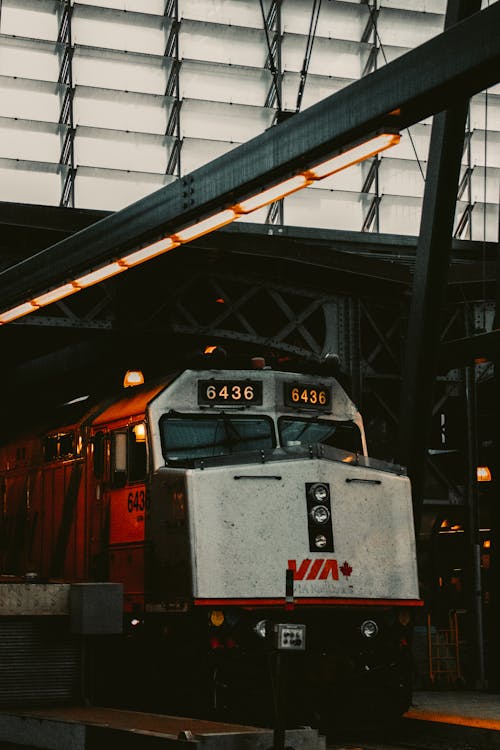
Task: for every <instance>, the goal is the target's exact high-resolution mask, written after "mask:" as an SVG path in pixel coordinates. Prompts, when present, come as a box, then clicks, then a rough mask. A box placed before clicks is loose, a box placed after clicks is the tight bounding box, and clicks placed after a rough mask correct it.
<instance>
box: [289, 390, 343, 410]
mask: <svg viewBox="0 0 500 750" xmlns="http://www.w3.org/2000/svg"><path fill="white" fill-rule="evenodd" d="M283 396H284V398H283V400H284V403H285V406H292V407H294V408H295V409H316V410H317V409H322V410H323V409H324V410H325V411H329V409H330V405H331V402H332V398H331V392H330V388H328V387H327V386H325V385H320V384H318V383H314V384H312V383H285V384H284V394H283Z"/></svg>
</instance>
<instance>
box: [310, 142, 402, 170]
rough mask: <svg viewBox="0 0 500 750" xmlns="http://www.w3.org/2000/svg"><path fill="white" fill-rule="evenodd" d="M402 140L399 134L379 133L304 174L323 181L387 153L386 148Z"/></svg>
mask: <svg viewBox="0 0 500 750" xmlns="http://www.w3.org/2000/svg"><path fill="white" fill-rule="evenodd" d="M400 140H401V136H400V135H399V133H379V134H378V135H376V136H374V137H373V138H371V139H370V140H368V141H364V142H363V143H360V144H358V145H357V146H354V147H353V148H350V149H348V150H347V151H342V153H340V154H337V155H336V156H333V157H332V158H331V159H327V161H323V162H321V163H320V164H316V166H315V167H311V168H310V169H308V170H307V171H306V172H304V174H305V175H306V176H307V177H308V178H309V179H312V180H322V179H323V178H324V177H329V175H332V174H335V172H340V171H341V170H342V169H346V167H351V166H353V165H354V164H357V163H358V162H360V161H364V160H365V159H369V158H370V157H371V156H375V154H379V153H380V152H381V151H385V149H386V148H390V147H391V146H395V145H396V144H398V143H399V141H400Z"/></svg>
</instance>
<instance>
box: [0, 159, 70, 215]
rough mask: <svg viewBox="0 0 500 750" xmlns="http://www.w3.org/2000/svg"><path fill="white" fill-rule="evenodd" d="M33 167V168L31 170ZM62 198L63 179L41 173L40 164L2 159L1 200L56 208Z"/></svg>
mask: <svg viewBox="0 0 500 750" xmlns="http://www.w3.org/2000/svg"><path fill="white" fill-rule="evenodd" d="M30 167H31V168H30ZM60 197H61V178H60V176H59V174H57V173H55V172H48V171H41V165H40V164H36V163H34V164H31V165H30V164H29V162H26V163H21V164H20V163H19V161H18V160H12V161H11V162H10V163H9V161H8V160H6V159H0V200H1V201H12V202H14V203H41V204H44V205H50V206H55V205H58V204H59V199H60Z"/></svg>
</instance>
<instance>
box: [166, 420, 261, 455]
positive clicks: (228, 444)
mask: <svg viewBox="0 0 500 750" xmlns="http://www.w3.org/2000/svg"><path fill="white" fill-rule="evenodd" d="M160 429H161V438H162V448H163V457H164V458H165V460H166V461H172V460H177V461H182V460H183V461H186V460H192V459H199V458H209V457H213V456H225V455H230V454H233V453H242V452H246V451H253V450H265V449H270V448H274V447H275V445H276V440H275V436H274V428H273V423H272V421H271V420H270V419H269V418H268V417H253V416H252V417H240V416H232V415H231V416H227V415H223V414H219V415H215V416H212V415H210V416H205V415H192V414H189V415H188V414H184V415H180V414H176V415H175V416H170V415H164V416H163V417H162V419H161V420H160Z"/></svg>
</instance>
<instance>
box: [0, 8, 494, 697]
mask: <svg viewBox="0 0 500 750" xmlns="http://www.w3.org/2000/svg"><path fill="white" fill-rule="evenodd" d="M499 29H500V3H499V2H493V0H491V1H490V0H482V2H481V0H448V1H447V0H0V351H1V352H2V358H1V362H2V370H1V375H0V378H1V381H2V389H1V394H2V398H1V419H0V445H5V444H8V443H9V442H10V441H12V440H13V439H15V438H16V437H17V436H18V435H21V434H24V433H26V432H27V431H29V430H32V431H33V430H34V431H36V430H40V425H49V424H52V423H53V424H57V422H58V420H60V419H62V418H61V417H60V416H59V415H60V414H62V410H63V409H66V410H68V408H71V407H72V405H77V404H78V403H79V402H81V401H82V400H84V399H86V398H89V397H92V398H95V399H97V398H105V397H106V396H107V395H108V394H109V393H110V392H113V391H114V390H116V389H117V388H118V387H120V386H121V383H122V381H123V377H124V374H125V372H127V371H130V370H140V371H142V372H143V374H144V377H145V380H146V383H148V382H150V381H151V382H152V381H154V379H155V378H158V377H160V376H163V375H166V374H168V373H170V372H172V371H179V370H183V369H185V368H186V367H189V366H190V363H191V362H192V361H194V358H195V357H196V356H198V353H199V352H202V351H204V350H206V348H207V347H211V346H214V347H218V348H219V351H222V352H223V355H224V356H225V357H227V361H228V362H229V361H230V360H233V359H234V361H236V362H237V363H238V366H240V367H247V366H248V365H246V364H242V363H246V362H250V360H251V358H252V357H262V358H263V359H264V360H265V362H266V365H269V366H271V367H274V365H275V363H281V364H283V363H286V367H287V369H289V370H290V371H292V372H293V371H295V372H305V373H313V372H316V371H317V368H321V367H322V366H323V364H324V362H325V360H328V361H330V362H331V363H333V365H332V366H333V367H334V372H335V377H336V378H337V380H338V381H339V382H340V383H341V385H342V387H343V388H344V389H345V390H346V392H347V393H348V394H349V396H350V398H351V399H352V401H353V402H354V403H355V405H356V407H357V408H358V410H359V412H360V413H361V415H362V417H363V423H364V429H365V433H366V442H367V446H368V454H369V455H370V456H371V457H373V458H374V459H379V460H380V461H384V462H391V463H393V464H397V465H401V466H403V467H406V470H407V473H408V476H409V478H410V480H411V485H412V506H413V516H414V523H415V533H416V548H417V559H418V577H419V586H420V597H421V599H422V600H423V606H421V607H419V608H418V611H416V614H415V621H414V632H413V647H412V648H413V681H414V688H415V689H416V690H434V691H446V692H448V691H464V690H468V691H477V692H479V693H487V694H491V693H493V694H495V693H500V677H499V675H500V645H499V641H498V633H499V631H500V507H499V502H500V497H499V490H498V452H499V438H498V424H499V419H500V412H499V407H498V403H499V399H498V369H497V367H498V364H497V361H498V358H499V356H500V354H499V342H500V339H499V330H498V325H499V318H498V314H497V312H496V307H497V304H498V287H497V285H496V279H497V274H498V271H499V268H500V265H499V257H500V256H499V229H500V215H499V201H500V180H499V176H500V84H499V73H500V38H499V32H498V30H499ZM294 368H296V369H294ZM495 394H497V395H495ZM59 449H60V448H59V447H58V448H57V450H59ZM18 458H19V456H18ZM21 459H22V457H21ZM0 468H2V467H0ZM7 484H8V482H7V480H6V479H3V478H1V477H0V499H1V502H2V512H1V515H0V579H2V580H3V581H4V582H5V581H9V580H11V579H10V578H9V577H10V576H12V574H13V573H15V574H16V575H19V574H20V573H22V571H17V570H16V571H12V570H10V569H9V563H8V560H9V555H8V549H9V545H10V544H11V543H12V535H13V534H14V533H20V534H21V537H20V538H19V539H20V541H19V540H18V541H19V543H22V534H23V533H24V532H23V530H21V531H19V529H17V531H16V528H17V527H15V526H14V525H13V524H12V523H10V522H8V512H7V510H6V508H7V500H6V498H7ZM29 502H30V490H29V488H28V489H27V490H26V503H27V504H28V505H29ZM388 564H389V565H390V562H389V563H388ZM24 573H25V574H26V573H29V571H28V570H26V571H24ZM16 580H17V579H16ZM1 587H2V583H0V588H1ZM11 622H12V618H11V617H9V615H8V614H7V615H4V614H2V611H0V632H2V633H3V635H2V639H1V640H2V643H0V652H1V653H2V658H7V654H12V653H16V654H17V651H16V649H18V648H19V649H21V650H22V649H23V644H24V643H25V640H23V639H29V637H30V636H29V634H25V635H22V636H19V637H18V636H17V635H16V633H15V632H14V630H13V628H12V626H11ZM9 658H10V657H9ZM16 658H17V657H16ZM58 658H59V657H58ZM65 658H66V657H65V656H64V655H62V656H61V657H60V659H61V661H60V662H58V663H60V664H68V663H69V661H68V660H66V661H65ZM68 659H69V657H68ZM19 663H20V664H21V663H22V659H21V658H20V661H19ZM2 669H3V667H2V665H1V664H0V674H2ZM68 669H70V667H68ZM59 676H60V672H59ZM50 679H51V678H48V683H50ZM54 680H56V681H57V680H59V677H57V678H56V677H54ZM2 683H3V684H6V683H5V682H4V681H3V679H2V680H0V704H2V705H5V704H8V703H9V699H10V696H11V692H10V691H11V690H12V689H13V688H12V682H11V683H9V684H10V687H8V688H6V689H4V688H3V687H2ZM14 687H15V686H14ZM20 689H21V688H20ZM24 689H25V688H24V687H23V688H22V690H24ZM48 689H49V691H50V690H53V691H54V695H56V696H57V688H56V687H54V685H52V687H51V686H50V685H49V688H48ZM30 697H31V696H30V695H29V691H28V693H27V698H26V700H27V701H29V699H30Z"/></svg>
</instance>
